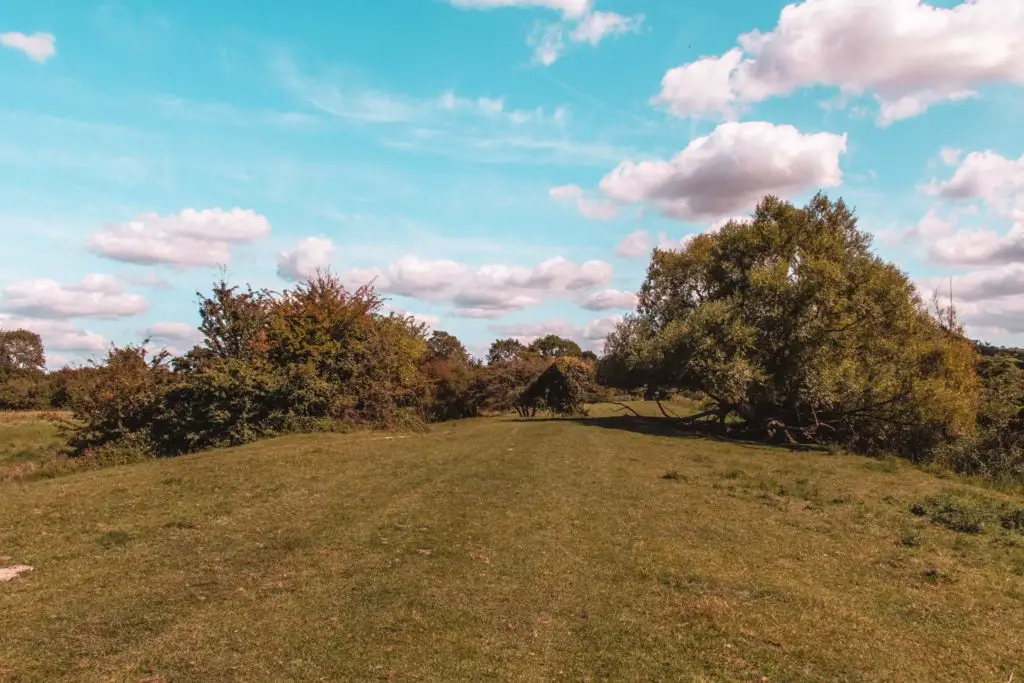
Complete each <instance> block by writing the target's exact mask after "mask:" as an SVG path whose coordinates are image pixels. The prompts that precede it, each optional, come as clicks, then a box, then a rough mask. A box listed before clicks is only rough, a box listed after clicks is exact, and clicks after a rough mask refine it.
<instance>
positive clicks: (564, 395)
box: [521, 356, 598, 415]
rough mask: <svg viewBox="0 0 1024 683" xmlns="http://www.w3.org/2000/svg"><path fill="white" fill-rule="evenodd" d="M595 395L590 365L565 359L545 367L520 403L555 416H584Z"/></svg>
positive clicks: (596, 391) (592, 368)
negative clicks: (549, 412)
mask: <svg viewBox="0 0 1024 683" xmlns="http://www.w3.org/2000/svg"><path fill="white" fill-rule="evenodd" d="M597 393H598V387H597V383H596V378H595V375H594V365H593V363H590V362H588V361H585V360H583V359H580V358H574V357H572V356H565V357H562V358H558V359H556V360H555V361H554V362H553V363H551V364H550V365H548V367H547V369H545V370H544V372H542V373H541V374H540V375H538V376H537V377H536V378H535V379H534V380H533V381H532V382H531V383H530V385H529V386H528V387H526V389H525V390H524V391H523V396H522V398H521V403H522V404H523V405H527V406H536V407H538V408H541V409H544V410H549V411H551V412H552V413H555V414H556V415H583V414H585V413H586V406H587V404H588V403H592V402H593V401H594V399H595V397H596V396H597Z"/></svg>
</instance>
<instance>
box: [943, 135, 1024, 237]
mask: <svg viewBox="0 0 1024 683" xmlns="http://www.w3.org/2000/svg"><path fill="white" fill-rule="evenodd" d="M925 189H926V190H927V191H928V192H929V193H931V194H933V195H937V196H940V197H944V198H946V199H953V200H963V199H982V200H984V201H985V203H987V204H988V205H989V206H990V207H991V208H993V209H994V210H995V211H997V212H998V213H1000V214H1002V215H1004V216H1006V217H1007V218H1011V219H1013V220H1017V221H1024V155H1022V156H1021V157H1020V158H1018V159H1007V158H1006V157H1004V156H1002V155H1001V154H999V153H997V152H993V151H984V152H971V153H970V154H968V155H967V156H966V157H964V158H963V159H962V160H961V161H960V162H959V165H958V166H957V168H956V171H955V172H954V174H953V177H952V178H950V179H949V180H946V181H942V182H939V181H932V182H931V183H930V184H929V185H928V186H927V187H926V188H925Z"/></svg>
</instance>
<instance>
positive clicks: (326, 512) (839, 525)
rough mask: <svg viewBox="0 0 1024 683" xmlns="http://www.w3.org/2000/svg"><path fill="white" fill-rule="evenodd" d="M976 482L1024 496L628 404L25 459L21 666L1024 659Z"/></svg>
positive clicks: (941, 675)
mask: <svg viewBox="0 0 1024 683" xmlns="http://www.w3.org/2000/svg"><path fill="white" fill-rule="evenodd" d="M655 410H656V408H655ZM595 412H598V411H595ZM638 422H639V423H640V424H639V425H638ZM951 487H955V489H956V491H957V494H956V495H961V496H969V497H970V499H971V500H980V499H981V498H985V499H986V500H992V501H998V503H999V505H1001V506H1003V507H1006V506H1008V507H1013V506H1016V507H1020V506H1021V504H1022V501H1021V499H1020V498H1015V497H1013V496H1008V495H1005V494H1000V493H998V492H994V491H990V490H985V489H980V488H977V487H972V486H970V485H969V484H967V483H964V482H954V481H951V480H949V479H945V480H944V479H939V478H936V477H934V476H932V475H930V474H928V473H925V472H922V471H920V470H917V469H915V468H912V467H884V468H880V467H878V465H877V461H872V460H868V459H864V458H859V457H853V456H830V455H827V454H821V453H796V452H790V451H787V450H783V449H769V448H762V447H755V446H750V445H739V444H730V443H723V442H716V441H713V440H707V439H696V438H690V437H685V436H679V435H670V434H669V433H668V432H666V435H662V434H659V433H657V432H656V431H655V430H654V429H653V428H652V427H650V426H648V425H647V424H646V421H637V420H635V419H633V420H630V419H620V418H616V417H610V418H605V419H590V420H577V421H573V420H566V421H559V420H517V419H487V420H472V421H465V422H458V423H452V424H447V425H442V426H439V427H436V428H435V429H434V430H433V431H432V432H430V433H427V434H417V435H393V436H390V437H389V436H387V435H381V434H350V435H338V434H322V435H310V436H292V437H286V438H281V439H275V440H271V441H266V442H262V443H258V444H253V445H250V446H246V447H242V448H236V449H231V450H225V451H216V452H210V453H204V454H199V455H194V456H187V457H183V458H177V459H173V460H161V461H153V462H146V463H141V464H137V465H128V466H123V467H115V468H108V469H104V470H91V471H85V472H80V473H76V474H72V475H69V476H66V477H61V478H57V479H49V480H40V481H30V482H8V483H7V484H4V485H2V486H0V556H2V557H6V558H7V559H6V560H5V561H4V562H0V565H3V564H5V563H8V562H9V563H20V564H28V565H31V566H33V567H35V570H34V571H33V572H31V573H29V574H25V575H23V576H22V577H20V578H18V579H16V580H14V581H12V582H10V583H7V584H0V613H2V614H3V619H2V620H0V679H3V680H17V681H70V680H76V681H77V680H86V681H90V680H104V681H106V680H116V681H122V680H123V681H140V680H148V681H237V680H247V681H256V680H274V681H278V680H280V681H288V680H294V681H316V680H324V681H347V680H382V681H384V680H396V681H397V680H425V681H442V680H443V681H453V680H466V681H481V680H509V681H539V680H571V681H598V680H607V681H631V680H636V681H655V680H662V681H765V680H768V681H893V682H900V683H904V682H910V681H929V682H931V681H971V682H972V683H973V682H981V681H993V682H994V683H1005V681H1007V680H1008V679H1009V678H1010V676H1011V674H1013V675H1014V676H1015V678H1014V680H1018V679H1020V678H1021V676H1022V674H1024V636H1022V634H1024V536H1022V535H1021V534H1020V533H1017V532H1016V531H1013V530H1011V529H1007V528H1003V527H1000V526H997V525H995V526H993V525H990V526H989V527H986V528H985V529H984V530H983V532H982V533H971V534H964V533H958V532H955V531H953V530H951V529H950V528H948V527H947V526H943V525H942V524H941V523H936V522H934V521H933V520H932V519H931V517H930V516H929V515H927V514H926V515H919V514H914V513H913V512H911V508H913V507H914V506H915V505H918V504H920V502H921V501H924V500H947V499H949V496H950V495H952V494H949V491H950V490H951ZM936 496H938V498H935V497H936ZM943 496H945V498H943ZM975 497H981V498H975ZM957 500H958V499H957ZM1003 507H1000V508H999V509H1003ZM943 509H945V508H943ZM919 512H920V510H919Z"/></svg>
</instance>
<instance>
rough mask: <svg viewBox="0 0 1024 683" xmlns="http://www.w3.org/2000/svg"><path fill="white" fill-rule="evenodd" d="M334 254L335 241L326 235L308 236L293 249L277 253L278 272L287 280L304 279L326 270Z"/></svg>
mask: <svg viewBox="0 0 1024 683" xmlns="http://www.w3.org/2000/svg"><path fill="white" fill-rule="evenodd" d="M333 256H334V243H333V242H331V240H329V239H327V238H326V237H307V238H306V239H304V240H302V241H301V242H299V243H298V244H297V245H295V247H294V248H293V249H292V250H291V251H282V252H281V253H280V254H278V255H277V274H278V275H279V276H280V277H282V278H284V279H285V280H290V281H293V282H294V281H297V280H304V279H306V278H308V277H310V276H311V275H314V274H315V273H316V272H317V270H326V269H327V268H328V267H330V265H331V258H332V257H333Z"/></svg>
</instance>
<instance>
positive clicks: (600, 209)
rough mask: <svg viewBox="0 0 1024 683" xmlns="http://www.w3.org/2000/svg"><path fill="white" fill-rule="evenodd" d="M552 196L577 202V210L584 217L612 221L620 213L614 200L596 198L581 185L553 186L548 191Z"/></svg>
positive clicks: (562, 200) (558, 199) (565, 200)
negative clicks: (589, 195)
mask: <svg viewBox="0 0 1024 683" xmlns="http://www.w3.org/2000/svg"><path fill="white" fill-rule="evenodd" d="M548 194H550V195H551V198H552V199H554V200H556V201H560V202H567V201H573V202H575V204H576V210H577V211H579V212H580V214H581V215H582V216H583V217H584V218H588V219H590V220H594V221H610V220H614V219H615V218H616V216H618V215H619V208H618V207H617V206H616V205H615V204H613V203H612V202H609V201H605V200H601V199H594V198H591V197H588V196H587V195H586V193H585V192H584V191H583V188H581V187H580V186H579V185H561V186H559V187H553V188H551V189H550V190H549V191H548Z"/></svg>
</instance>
